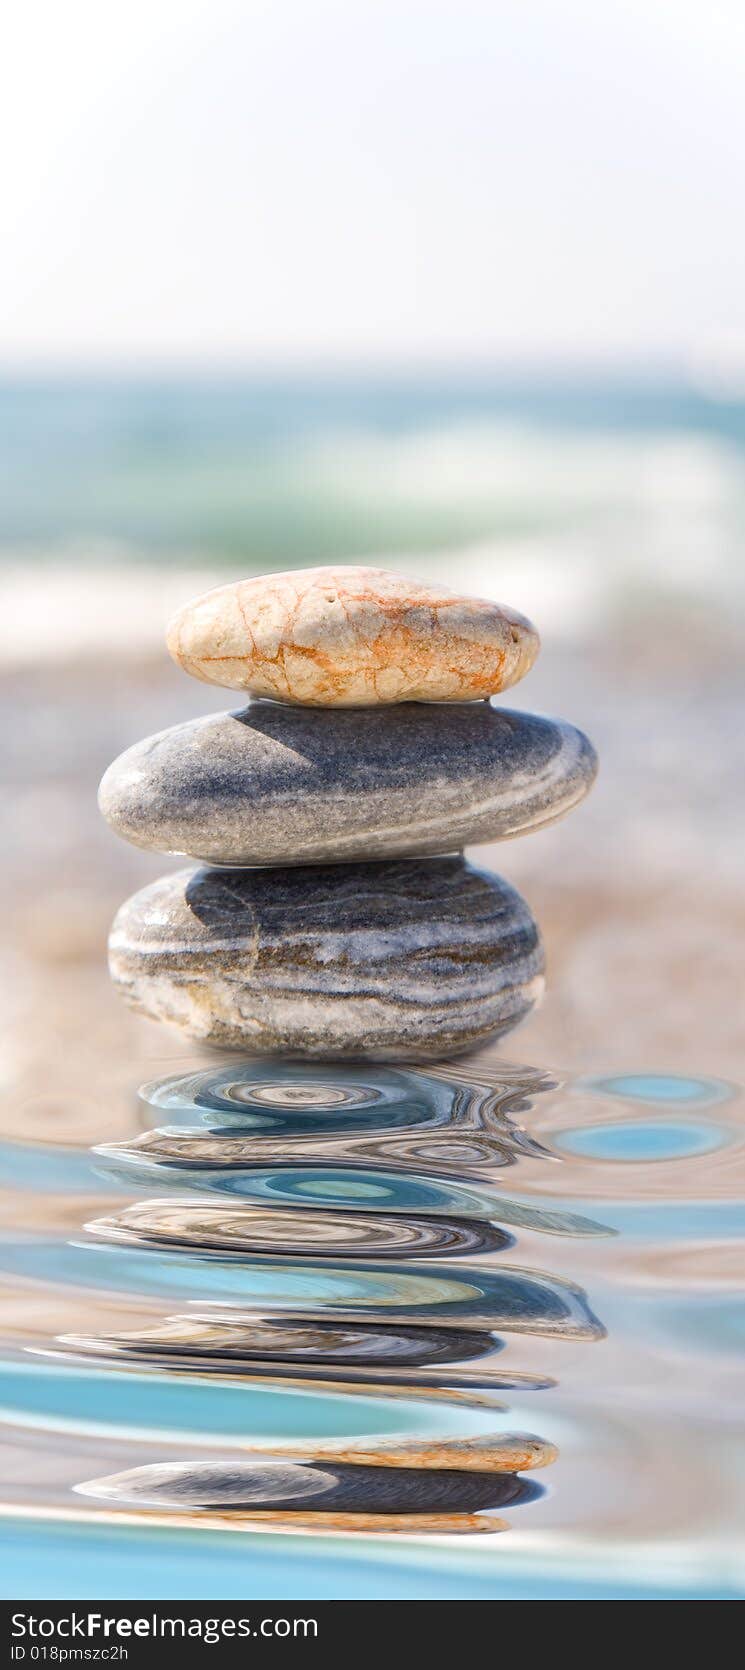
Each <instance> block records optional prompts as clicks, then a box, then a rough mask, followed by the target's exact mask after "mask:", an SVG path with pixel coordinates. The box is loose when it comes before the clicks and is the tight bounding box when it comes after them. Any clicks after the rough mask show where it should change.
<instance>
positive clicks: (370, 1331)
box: [64, 1311, 501, 1368]
mask: <svg viewBox="0 0 745 1670" xmlns="http://www.w3.org/2000/svg"><path fill="white" fill-rule="evenodd" d="M64 1342H65V1343H66V1344H71V1345H74V1344H77V1345H78V1346H79V1347H80V1348H81V1349H88V1350H94V1351H101V1352H105V1351H106V1350H107V1349H108V1350H110V1351H111V1352H112V1353H114V1352H117V1351H121V1352H123V1353H124V1354H126V1355H132V1356H136V1355H137V1354H138V1353H139V1354H141V1355H143V1356H145V1355H147V1354H149V1353H150V1352H153V1353H155V1354H156V1355H161V1354H165V1353H168V1352H169V1351H174V1352H193V1353H194V1354H195V1355H198V1356H202V1355H206V1356H220V1357H237V1358H238V1359H241V1358H245V1359H247V1360H248V1361H250V1360H252V1359H257V1360H260V1359H261V1358H264V1359H265V1360H268V1361H269V1362H272V1363H274V1362H277V1363H279V1362H285V1363H302V1364H303V1365H304V1366H305V1365H306V1364H309V1365H312V1364H320V1365H337V1364H338V1365H339V1366H340V1367H343V1366H345V1365H346V1366H350V1367H362V1368H370V1367H372V1366H375V1367H381V1368H385V1367H386V1366H387V1365H389V1364H391V1365H393V1366H395V1365H396V1364H402V1365H405V1366H413V1367H416V1368H423V1367H430V1366H432V1365H433V1364H437V1363H459V1362H463V1361H469V1360H471V1359H472V1358H480V1357H488V1356H491V1355H492V1354H493V1353H495V1352H497V1351H499V1350H501V1342H500V1341H499V1340H496V1339H495V1338H494V1337H493V1336H492V1335H491V1334H488V1333H483V1334H480V1333H478V1332H476V1330H470V1329H469V1330H465V1329H462V1330H461V1329H457V1328H435V1327H420V1328H417V1327H406V1326H401V1325H399V1324H398V1323H392V1324H390V1325H388V1326H386V1325H385V1324H384V1323H374V1322H361V1323H359V1324H356V1325H350V1326H346V1325H344V1324H340V1323H337V1322H325V1321H323V1320H322V1319H320V1318H315V1317H311V1318H295V1317H283V1318H282V1319H281V1320H275V1319H273V1318H270V1317H265V1316H260V1315H255V1316H251V1315H245V1314H244V1315H242V1316H236V1315H234V1314H233V1313H231V1312H230V1311H225V1312H220V1311H218V1312H215V1313H212V1314H209V1313H207V1314H205V1313H195V1314H193V1315H189V1316H172V1317H165V1318H164V1320H163V1322H161V1323H159V1324H158V1326H157V1327H154V1328H141V1329H138V1330H136V1331H135V1332H133V1333H131V1334H119V1335H117V1334H112V1335H108V1336H106V1337H104V1336H100V1335H99V1336H96V1337H95V1338H93V1339H90V1340H88V1341H86V1339H85V1337H84V1336H83V1335H80V1336H76V1335H65V1336H64Z"/></svg>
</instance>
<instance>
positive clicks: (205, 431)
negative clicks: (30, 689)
mask: <svg viewBox="0 0 745 1670" xmlns="http://www.w3.org/2000/svg"><path fill="white" fill-rule="evenodd" d="M0 434H1V436H2V441H1V444H0V595H2V600H3V611H2V615H3V619H4V625H3V626H2V627H1V628H0V656H2V657H3V659H5V660H10V662H11V663H17V661H18V660H19V659H20V660H21V661H25V660H26V659H27V657H28V655H29V654H33V655H41V656H44V657H47V656H49V655H50V654H52V653H54V646H55V644H56V645H57V649H59V644H60V639H61V638H62V637H64V638H65V641H66V644H67V648H68V651H69V652H71V653H75V652H76V651H83V650H85V649H86V648H89V647H91V644H92V641H93V642H95V643H97V644H98V645H99V646H100V645H101V642H102V639H103V640H104V641H105V640H106V635H107V633H108V634H109V637H110V640H111V641H112V642H113V643H115V644H116V645H118V646H119V647H123V646H124V645H125V644H126V642H127V641H131V639H132V637H133V636H134V635H137V634H138V633H141V634H144V636H145V638H147V637H148V635H149V634H148V626H147V622H148V620H149V621H151V622H153V623H154V625H155V626H156V627H157V633H158V634H160V632H161V629H162V624H163V618H164V615H165V614H166V613H168V611H169V610H170V608H172V607H174V606H175V605H176V604H177V603H178V602H179V601H181V600H182V599H183V597H184V596H185V595H188V594H189V592H190V591H192V590H195V589H200V585H201V583H202V578H203V582H204V585H205V586H207V585H215V584H219V583H220V580H221V578H223V576H224V577H226V578H227V577H230V575H231V574H232V573H234V572H235V571H236V570H240V571H242V572H245V573H251V572H261V571H263V570H269V569H278V568H280V569H281V568H285V567H289V568H291V567H296V566H301V565H305V564H314V563H333V562H344V561H347V562H349V561H352V562H354V561H370V562H372V563H374V564H382V565H388V566H391V567H406V566H408V567H409V568H410V569H411V570H412V571H413V572H420V573H426V572H428V571H429V572H431V573H432V574H433V576H436V577H438V578H440V579H441V580H444V581H445V582H446V583H447V582H448V581H450V583H452V584H454V585H460V586H464V587H466V588H467V589H470V590H472V591H477V592H482V593H484V594H485V595H492V596H496V597H498V598H501V599H502V600H503V601H505V602H510V603H513V604H514V605H515V606H516V607H518V608H523V609H524V610H525V611H526V612H527V613H529V614H530V613H531V612H534V613H535V615H536V616H537V617H538V622H539V624H542V625H543V627H544V629H548V630H550V631H552V632H556V633H559V634H562V635H564V636H570V637H576V636H583V635H584V634H585V633H586V632H587V631H591V630H593V629H594V628H597V627H601V626H603V625H604V624H606V623H608V622H609V621H618V620H619V619H623V618H624V617H625V616H628V615H631V616H637V617H638V615H639V613H640V611H643V612H644V613H645V614H649V613H650V612H651V613H652V614H653V615H658V614H659V613H660V611H663V612H665V613H666V615H667V617H668V619H669V613H670V610H671V609H673V610H674V611H675V614H676V615H678V614H680V613H682V614H683V616H686V615H688V614H690V611H691V609H693V610H694V611H700V608H701V604H702V603H703V602H705V604H706V607H707V619H711V618H712V617H713V616H716V615H720V616H721V620H722V622H723V623H725V624H726V623H727V622H728V621H730V620H731V616H732V611H733V608H735V609H736V608H738V607H739V606H741V605H742V603H743V601H745V596H744V593H745V571H744V569H743V563H742V548H743V538H744V536H745V402H742V401H737V400H735V399H731V400H727V399H723V398H716V397H715V395H714V394H713V393H709V392H707V391H706V390H705V389H702V388H698V387H694V386H693V385H692V384H690V383H686V382H684V381H682V380H680V379H678V380H675V379H673V378H668V379H667V380H659V379H654V378H650V379H644V378H643V377H642V376H641V375H640V374H638V373H637V374H635V375H633V376H631V375H629V376H627V377H623V376H621V375H620V374H614V375H609V374H606V375H604V376H601V375H599V374H597V375H594V376H592V377H590V376H579V375H575V376H574V377H573V378H570V377H568V376H558V375H550V374H548V373H546V374H545V375H543V376H542V377H540V376H538V375H531V376H527V375H523V376H522V377H518V376H517V375H515V374H512V375H511V376H509V377H508V376H507V375H506V374H505V375H502V376H497V375H495V374H489V375H487V374H484V375H483V376H480V377H479V376H476V375H475V374H472V375H470V376H468V377H463V376H461V377H460V378H455V377H452V376H451V377H445V376H436V375H435V374H434V373H424V372H422V373H420V374H419V375H414V374H413V373H410V374H408V375H404V374H403V373H401V374H398V375H397V376H393V375H389V376H379V377H378V378H374V377H372V376H371V375H370V374H367V375H362V374H358V375H352V374H351V373H349V374H346V375H341V374H337V375H335V376H332V375H331V374H325V375H321V374H317V375H315V376H313V377H311V376H310V375H307V376H305V377H300V376H299V375H295V376H290V375H289V374H284V375H279V374H276V375H274V376H271V377H270V376H268V375H266V374H263V375H261V376H259V375H258V374H257V375H254V376H251V377H249V376H248V375H246V374H241V375H236V376H234V377H229V376H225V375H223V376H217V375H215V374H213V375H207V374H206V373H202V374H196V373H188V374H187V373H186V372H184V373H183V374H181V375H176V374H172V375H170V376H169V377H165V376H158V377H156V376H155V375H149V376H144V375H137V376H134V375H131V376H125V375H122V374H120V375H118V376H107V377H102V376H94V375H92V374H91V375H89V376H82V375H77V376H71V375H70V376H56V377H47V378H43V379H42V378H31V377H30V376H27V377H24V378H20V377H16V378H15V379H13V378H7V377H6V378H5V380H4V381H0ZM454 558H455V559H456V566H455V567H454ZM42 563H43V564H44V565H46V567H47V569H50V570H51V569H52V568H54V570H55V573H54V574H53V573H51V572H50V573H48V574H47V576H46V580H45V585H46V586H47V587H48V588H49V590H48V591H47V592H46V596H47V599H48V602H49V604H50V608H49V614H48V619H47V622H46V626H45V624H44V622H43V621H42V622H40V620H39V611H38V608H34V607H33V606H32V605H33V596H34V591H35V588H36V586H37V581H38V576H37V573H36V571H37V569H38V565H39V564H42ZM135 567H136V568H137V569H138V570H139V577H138V587H137V595H135V594H134V593H133V587H132V583H131V578H130V575H131V571H132V570H133V569H134V568H135ZM91 569H93V570H94V571H95V573H96V576H97V586H98V588H99V590H98V595H97V597H94V596H93V595H92V594H91V591H90V570H91ZM145 569H148V570H151V571H155V572H154V574H151V575H150V578H148V576H147V575H146V574H145V573H144V572H143V571H144V570H145ZM195 569H196V570H198V571H200V573H199V575H198V576H196V577H195V576H193V575H192V573H191V572H190V571H192V570H195ZM182 570H186V571H189V572H187V574H186V576H185V577H184V579H183V580H182V579H181V578H180V571H182ZM202 570H203V571H204V574H203V576H202V573H201V571H202ZM138 597H139V601H140V604H141V605H144V607H142V608H138V601H137V599H138ZM107 604H108V605H110V606H107ZM156 615H157V621H156V619H155V617H156ZM32 618H33V624H31V622H32Z"/></svg>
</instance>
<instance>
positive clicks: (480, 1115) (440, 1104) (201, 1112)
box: [140, 1061, 555, 1164]
mask: <svg viewBox="0 0 745 1670" xmlns="http://www.w3.org/2000/svg"><path fill="white" fill-rule="evenodd" d="M282 1072H283V1080H282V1084H284V1085H286V1091H285V1093H284V1095H283V1094H282V1085H280V1084H278V1081H277V1068H276V1065H273V1066H270V1065H267V1064H264V1065H262V1063H261V1062H257V1061H243V1062H240V1061H239V1062H238V1063H236V1064H234V1065H231V1066H229V1067H222V1068H217V1067H211V1068H208V1069H207V1070H206V1071H203V1072H200V1073H191V1074H180V1075H176V1076H170V1077H168V1078H165V1079H158V1080H154V1081H153V1082H152V1083H150V1084H146V1085H144V1086H143V1088H142V1090H141V1092H140V1095H141V1097H142V1099H143V1100H144V1101H145V1103H146V1104H147V1105H148V1107H150V1108H153V1109H155V1110H156V1112H157V1113H161V1112H166V1113H167V1114H168V1117H169V1119H170V1120H171V1121H175V1122H176V1124H177V1125H178V1126H179V1127H180V1128H183V1127H185V1128H187V1129H191V1130H192V1131H196V1132H200V1131H203V1130H204V1128H205V1127H207V1128H211V1130H212V1131H213V1133H214V1134H215V1135H217V1136H227V1135H229V1134H230V1132H231V1128H235V1127H238V1128H239V1129H240V1130H243V1131H244V1132H246V1133H250V1132H251V1131H255V1132H261V1133H262V1135H264V1136H266V1135H268V1134H269V1133H270V1132H271V1130H272V1129H275V1130H277V1131H280V1130H281V1131H282V1132H283V1133H284V1134H285V1135H287V1134H292V1135H293V1136H294V1137H296V1138H299V1139H302V1138H304V1137H308V1136H310V1137H313V1136H316V1135H318V1134H319V1133H321V1132H324V1133H329V1132H333V1133H334V1134H335V1135H337V1136H339V1137H341V1138H342V1139H343V1140H346V1138H347V1137H348V1136H349V1135H350V1133H357V1132H360V1131H379V1132H380V1133H385V1134H386V1136H387V1137H388V1138H390V1137H391V1136H393V1134H394V1133H395V1131H396V1130H397V1129H400V1128H401V1127H402V1126H404V1127H411V1126H413V1125H416V1126H420V1125H424V1126H425V1127H427V1128H428V1129H429V1130H431V1131H433V1130H436V1129H438V1128H439V1127H442V1126H445V1127H446V1128H447V1135H448V1136H449V1137H452V1136H453V1134H454V1132H455V1130H456V1128H457V1129H458V1131H461V1130H462V1129H464V1128H465V1130H471V1131H473V1132H487V1131H491V1132H492V1133H493V1135H494V1136H496V1137H501V1138H502V1139H503V1142H504V1144H505V1155H506V1156H507V1155H510V1154H512V1153H514V1152H515V1151H517V1152H526V1153H531V1152H534V1153H539V1154H542V1153H543V1152H544V1150H543V1149H542V1148H541V1147H540V1145H538V1144H536V1143H534V1142H533V1141H532V1139H531V1138H530V1137H528V1136H527V1135H526V1133H525V1132H524V1131H523V1130H521V1129H520V1127H519V1126H516V1125H514V1124H513V1122H512V1120H511V1118H510V1115H511V1114H514V1113H523V1112H525V1111H527V1110H529V1108H530V1106H531V1105H532V1097H533V1096H534V1095H537V1094H539V1093H540V1092H542V1091H545V1090H549V1089H552V1088H554V1087H555V1080H553V1079H552V1078H550V1077H549V1075H548V1074H546V1073H542V1072H539V1071H536V1070H534V1069H532V1068H522V1067H521V1068H516V1067H510V1066H509V1065H507V1064H505V1065H504V1066H500V1070H499V1079H498V1080H497V1081H496V1082H494V1081H492V1082H491V1083H488V1084H487V1083H483V1082H480V1081H478V1080H474V1079H473V1077H469V1076H468V1075H467V1074H465V1073H462V1072H457V1071H456V1070H454V1069H450V1068H448V1070H447V1072H445V1071H444V1070H440V1069H437V1068H435V1069H430V1070H429V1071H428V1072H423V1071H418V1070H415V1069H413V1068H408V1069H403V1068H392V1067H385V1066H377V1065H376V1066H374V1067H368V1068H364V1067H355V1066H353V1065H349V1066H345V1067H344V1068H336V1069H334V1068H330V1067H328V1066H326V1067H323V1068H321V1067H314V1066H313V1064H312V1063H309V1064H308V1065H304V1066H302V1067H300V1066H297V1065H293V1064H292V1063H291V1062H290V1063H287V1064H286V1065H284V1066H283V1069H282ZM332 1075H333V1076H332ZM213 1115H220V1118H219V1119H215V1118H213V1117H212V1116H213ZM223 1126H226V1128H224V1129H223V1128H221V1127H223ZM487 1152H488V1150H486V1149H485V1150H484V1154H485V1155H486V1153H487ZM495 1153H496V1155H497V1157H499V1155H500V1149H499V1148H498V1147H497V1148H496V1149H495ZM502 1163H505V1164H506V1163H509V1160H508V1159H507V1158H505V1159H503V1161H502Z"/></svg>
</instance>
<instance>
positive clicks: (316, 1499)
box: [78, 1460, 540, 1514]
mask: <svg viewBox="0 0 745 1670" xmlns="http://www.w3.org/2000/svg"><path fill="white" fill-rule="evenodd" d="M78 1488H79V1489H81V1490H82V1492H83V1493H84V1494H86V1495H96V1496H108V1497H114V1498H115V1499H116V1500H118V1501H125V1502H126V1501H130V1502H140V1503H142V1504H146V1505H148V1506H152V1507H160V1506H162V1507H175V1508H184V1507H186V1508H202V1509H210V1508H213V1509H218V1510H220V1511H224V1510H225V1509H226V1508H229V1509H235V1510H236V1511H238V1512H240V1511H241V1510H245V1509H247V1508H248V1509H252V1510H253V1511H254V1512H256V1511H258V1510H261V1509H262V1508H264V1507H267V1508H272V1509H274V1510H275V1512H276V1511H279V1510H281V1509H289V1510H292V1509H296V1508H299V1507H303V1506H306V1505H307V1506H310V1507H311V1508H312V1509H313V1510H314V1511H323V1512H326V1513H367V1514H376V1513H383V1514H417V1513H479V1512H484V1511H487V1510H488V1509H490V1508H501V1507H505V1506H506V1505H507V1504H508V1503H512V1504H513V1505H515V1504H516V1503H518V1502H523V1501H530V1500H531V1499H532V1498H534V1497H535V1496H537V1495H538V1494H540V1487H537V1486H535V1485H534V1484H532V1482H528V1481H527V1480H525V1479H522V1478H520V1476H519V1475H518V1474H515V1473H496V1472H491V1471H489V1472H481V1473H479V1472H474V1471H465V1470H463V1471H455V1470H454V1469H448V1468H442V1469H440V1468H435V1467H422V1466H419V1467H410V1468H403V1467H367V1466H364V1465H363V1464H354V1465H349V1464H348V1463H346V1462H336V1461H331V1460H329V1461H328V1462H326V1463H324V1465H323V1466H320V1465H317V1464H316V1463H313V1462H307V1463H305V1464H293V1463H290V1462H282V1461H276V1462H270V1461H267V1462H266V1463H264V1464H263V1465H261V1466H256V1465H253V1466H252V1465H247V1464H245V1463H241V1462H236V1463H231V1464H230V1466H229V1467H228V1466H226V1467H222V1468H221V1467H218V1466H215V1465H213V1464H209V1463H208V1464H204V1465H201V1466H200V1465H184V1466H179V1465H178V1464H177V1463H176V1464H173V1465H171V1466H169V1465H168V1464H166V1465H165V1466H153V1467H143V1468H134V1469H132V1471H131V1472H129V1473H124V1474H119V1475H114V1476H113V1477H111V1478H108V1479H101V1480H92V1481H91V1482H90V1483H88V1484H86V1485H84V1486H82V1487H80V1486H79V1487H78Z"/></svg>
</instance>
